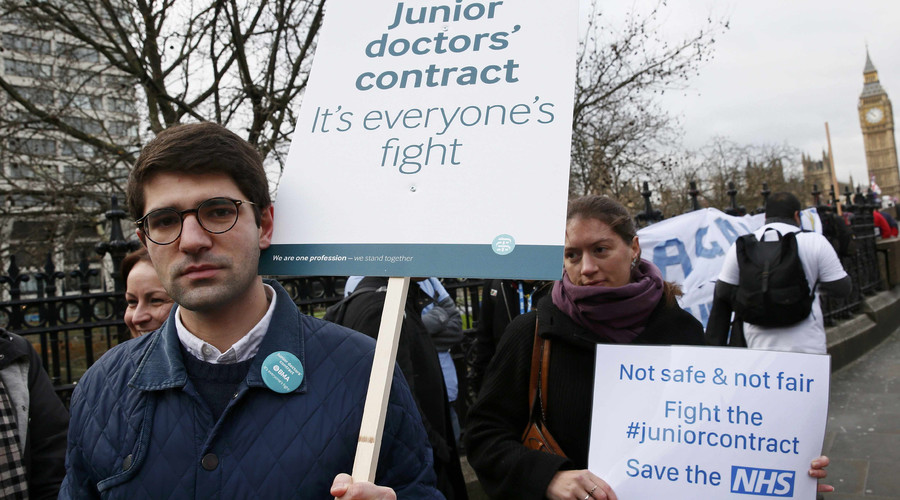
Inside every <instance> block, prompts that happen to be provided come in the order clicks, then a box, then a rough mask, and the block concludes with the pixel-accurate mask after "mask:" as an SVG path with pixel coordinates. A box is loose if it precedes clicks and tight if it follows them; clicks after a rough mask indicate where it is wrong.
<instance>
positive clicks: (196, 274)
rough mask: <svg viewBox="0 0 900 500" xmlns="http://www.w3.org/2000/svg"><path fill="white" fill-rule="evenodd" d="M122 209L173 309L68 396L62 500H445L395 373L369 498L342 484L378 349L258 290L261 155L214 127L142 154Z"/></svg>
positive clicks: (267, 229)
mask: <svg viewBox="0 0 900 500" xmlns="http://www.w3.org/2000/svg"><path fill="white" fill-rule="evenodd" d="M127 194H128V206H129V210H130V211H131V213H132V214H133V215H134V216H135V218H136V221H135V222H136V225H137V227H138V229H137V234H138V236H139V238H140V239H141V241H142V242H143V243H144V245H146V247H147V250H148V252H149V254H150V258H151V260H152V262H153V266H154V268H155V269H156V272H157V274H158V275H159V278H160V281H161V282H162V284H163V287H164V288H165V289H166V291H167V292H168V293H169V295H170V296H171V297H172V298H173V299H174V300H175V303H176V307H173V308H172V311H171V312H170V314H169V318H168V320H167V321H166V323H164V324H163V326H162V327H160V329H159V330H157V331H156V332H154V333H152V334H150V335H146V336H143V337H140V338H138V339H134V340H131V341H129V342H126V343H124V344H122V345H120V346H117V347H116V348H114V349H112V350H110V351H109V352H108V353H107V354H105V355H104V356H103V357H102V358H101V359H100V360H99V361H98V362H97V363H96V364H95V365H94V366H92V367H91V369H90V370H88V372H87V373H85V375H84V376H83V377H82V379H81V381H80V382H79V384H78V386H77V388H76V389H75V392H74V394H73V396H72V407H71V413H72V419H71V425H70V431H69V449H68V454H67V464H66V465H67V476H66V479H65V481H64V483H63V489H62V493H61V498H69V497H77V498H80V497H91V498H92V497H97V496H100V495H105V496H108V497H120V496H121V497H132V496H139V497H147V498H206V497H209V498H250V497H252V498H257V497H268V498H329V497H331V496H336V497H338V498H346V499H350V498H353V499H357V498H394V497H395V496H394V495H395V494H396V495H398V496H400V497H403V498H407V497H408V498H441V495H440V493H438V492H437V491H436V490H435V489H434V486H433V484H434V471H433V457H432V451H431V449H430V448H429V447H428V444H427V443H428V440H427V437H426V435H425V431H424V428H423V426H422V420H421V417H420V416H419V414H418V411H417V409H416V406H415V402H414V401H413V399H412V396H411V395H410V393H409V388H408V386H407V385H406V382H405V381H404V380H403V377H402V375H400V372H399V370H395V372H394V381H393V389H392V391H391V396H390V404H389V405H388V415H387V419H386V423H385V429H384V437H383V441H382V445H381V454H380V461H379V467H378V470H377V474H376V476H375V482H376V483H377V484H379V485H382V486H376V485H375V484H373V483H368V482H360V483H355V484H351V479H350V476H348V475H347V474H343V473H342V472H347V471H349V470H350V469H351V467H352V464H353V455H354V451H355V448H356V442H357V439H358V433H359V427H360V422H361V419H362V409H363V402H364V400H365V394H366V388H367V385H368V377H369V371H370V369H371V365H372V358H373V353H374V343H373V342H372V341H371V339H369V338H368V337H365V336H364V335H362V334H358V333H356V332H353V331H351V330H347V329H344V328H340V327H338V326H335V325H332V324H330V323H326V322H323V321H319V320H316V319H314V318H310V317H308V316H304V315H302V314H300V313H299V312H298V310H297V308H296V306H295V305H294V303H293V302H292V300H291V298H290V296H289V295H288V294H287V293H286V292H285V291H284V289H283V288H282V287H281V286H280V285H278V283H277V282H275V281H268V280H267V281H263V280H262V279H261V278H260V277H259V276H258V275H257V269H258V260H259V254H260V251H261V250H263V249H265V248H267V247H268V246H269V244H270V242H271V236H272V220H273V216H274V212H273V208H272V204H271V200H270V198H269V191H268V183H267V181H266V175H265V171H264V170H263V167H262V161H261V159H260V157H259V154H258V153H257V152H256V150H255V149H253V147H252V146H250V144H248V143H247V142H246V141H244V140H242V139H241V138H239V137H238V136H236V135H235V134H233V133H231V132H229V131H228V130H226V129H224V128H222V127H221V126H219V125H215V124H209V123H202V124H193V125H181V126H176V127H173V128H170V129H168V130H165V131H163V132H161V133H160V134H159V135H158V136H157V137H156V138H155V139H154V140H153V141H151V142H150V143H149V144H147V146H146V147H145V148H144V150H143V151H142V152H141V155H140V157H139V158H138V161H137V163H136V164H135V167H134V170H133V171H132V173H131V177H130V179H129V182H128V192H127Z"/></svg>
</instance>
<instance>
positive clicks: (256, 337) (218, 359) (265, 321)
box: [175, 283, 277, 365]
mask: <svg viewBox="0 0 900 500" xmlns="http://www.w3.org/2000/svg"><path fill="white" fill-rule="evenodd" d="M263 286H265V287H266V297H267V298H268V299H269V309H268V310H266V314H265V315H264V316H263V317H262V319H261V320H259V323H257V324H256V326H254V327H253V328H251V329H250V331H249V332H247V334H246V335H244V336H243V337H241V339H240V340H238V341H237V342H235V343H234V345H232V346H231V347H229V348H228V350H227V351H225V352H219V350H218V349H217V348H216V347H215V346H214V345H212V344H210V343H209V342H206V341H204V340H201V339H200V338H198V337H197V336H196V335H194V334H193V333H191V332H190V331H188V329H187V328H186V327H185V326H184V323H182V322H181V311H180V309H181V307H180V306H178V305H176V306H175V307H176V308H178V309H176V311H175V331H176V332H178V340H180V341H181V345H183V346H184V348H185V349H186V350H187V352H189V353H191V355H193V356H194V357H195V358H197V359H199V360H200V361H205V362H207V363H213V364H223V365H224V364H230V363H240V362H241V361H247V360H248V359H250V358H252V357H253V356H256V353H257V351H259V344H261V343H262V340H263V337H265V336H266V331H268V329H269V323H270V322H271V321H272V313H273V311H275V300H276V298H277V297H276V296H275V289H274V288H272V287H271V286H269V285H267V284H265V283H263Z"/></svg>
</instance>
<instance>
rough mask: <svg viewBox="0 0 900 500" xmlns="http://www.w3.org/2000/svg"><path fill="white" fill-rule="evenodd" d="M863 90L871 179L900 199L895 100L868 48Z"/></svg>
mask: <svg viewBox="0 0 900 500" xmlns="http://www.w3.org/2000/svg"><path fill="white" fill-rule="evenodd" d="M863 80H864V82H865V83H864V85H863V91H862V94H860V95H859V105H858V106H857V107H858V109H859V123H860V124H861V125H862V133H863V141H864V144H865V148H866V166H867V167H868V170H869V178H870V179H871V177H872V176H875V182H877V183H878V185H879V186H880V187H881V194H882V195H886V196H891V197H894V198H900V170H898V168H897V144H896V142H895V141H894V113H893V111H892V109H891V100H890V99H888V96H887V93H886V92H885V91H884V89H883V88H881V83H879V82H878V71H876V70H875V65H874V64H872V59H871V58H870V57H869V51H868V50H866V68H865V69H864V70H863Z"/></svg>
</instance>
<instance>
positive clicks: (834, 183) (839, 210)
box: [825, 122, 843, 215]
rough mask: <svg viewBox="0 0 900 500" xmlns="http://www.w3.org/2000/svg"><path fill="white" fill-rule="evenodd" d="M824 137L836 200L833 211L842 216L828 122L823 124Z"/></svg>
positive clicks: (839, 187)
mask: <svg viewBox="0 0 900 500" xmlns="http://www.w3.org/2000/svg"><path fill="white" fill-rule="evenodd" d="M825 137H827V138H828V163H830V164H831V185H832V186H834V197H835V198H836V200H835V204H836V205H837V206H836V207H835V210H837V214H838V215H843V212H842V211H841V186H840V185H838V182H837V173H836V172H835V168H834V155H833V154H831V132H829V131H828V122H825Z"/></svg>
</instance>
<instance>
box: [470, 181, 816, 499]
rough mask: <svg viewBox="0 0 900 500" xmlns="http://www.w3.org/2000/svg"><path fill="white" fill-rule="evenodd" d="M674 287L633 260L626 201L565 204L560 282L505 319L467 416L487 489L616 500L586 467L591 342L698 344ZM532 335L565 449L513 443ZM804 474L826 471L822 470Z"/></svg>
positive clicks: (522, 419) (522, 409)
mask: <svg viewBox="0 0 900 500" xmlns="http://www.w3.org/2000/svg"><path fill="white" fill-rule="evenodd" d="M680 293H681V292H680V290H679V288H678V286H677V285H675V284H672V283H668V282H665V281H664V280H663V279H662V274H661V273H660V271H659V269H658V268H657V267H656V266H655V265H653V263H652V262H650V261H647V260H642V259H641V248H640V244H639V243H638V238H637V232H636V229H635V226H634V222H633V220H632V218H631V216H630V214H629V213H628V211H627V210H626V209H625V207H623V206H622V205H621V204H619V203H618V202H616V201H614V200H612V199H610V198H607V197H603V196H585V197H582V198H578V199H576V200H573V201H572V202H570V203H569V208H568V213H567V215H566V239H565V254H564V273H563V276H562V279H561V280H559V281H556V282H555V283H554V284H553V288H552V291H551V293H550V295H549V296H548V297H545V298H544V299H543V300H541V301H540V303H539V304H538V306H537V308H536V309H537V310H536V311H534V310H533V311H532V312H530V313H528V314H524V315H521V316H519V317H517V318H515V320H513V322H512V323H510V325H509V327H508V328H507V330H506V333H504V336H503V340H502V341H501V344H500V346H498V350H497V354H496V356H495V359H494V360H493V361H492V363H491V365H490V366H489V367H488V371H487V373H486V374H485V377H484V382H483V385H482V389H481V393H480V394H479V398H478V401H477V402H476V403H475V405H474V406H473V407H472V409H471V410H470V412H469V414H468V421H467V432H466V449H467V452H468V460H469V463H470V464H471V465H472V467H473V468H474V469H475V471H476V472H477V473H478V478H479V480H480V482H481V484H482V486H483V487H484V489H485V491H486V492H487V493H488V495H489V496H491V497H492V498H517V499H541V498H545V497H546V498H551V499H564V498H567V499H573V500H574V499H577V500H590V498H595V499H613V500H615V499H616V496H615V493H614V492H613V491H612V489H611V488H610V486H609V485H608V484H607V483H606V482H605V481H603V480H602V479H601V478H599V477H598V476H596V475H595V474H593V473H592V472H591V471H589V470H587V469H586V468H587V462H588V446H589V441H590V428H591V423H590V420H591V406H592V399H593V382H594V381H593V374H594V362H595V346H596V345H597V344H598V343H623V344H624V343H627V344H691V345H703V344H704V339H703V327H702V325H701V324H700V322H698V321H697V320H696V319H695V318H694V317H693V316H691V315H690V314H688V313H687V312H685V311H684V310H682V309H681V307H679V306H678V303H677V302H676V297H677V296H678V295H680ZM536 333H537V334H538V335H539V336H540V338H541V341H543V340H549V349H550V351H549V352H550V356H549V370H548V372H549V373H548V374H543V373H542V375H543V376H546V377H547V386H546V393H545V394H543V395H542V405H543V410H544V414H545V419H544V423H545V425H546V429H547V430H548V431H549V434H550V435H551V436H552V437H553V438H555V441H556V443H557V444H558V445H559V448H560V449H561V450H562V452H563V453H564V454H565V456H560V455H556V454H551V453H547V452H544V451H536V450H532V449H528V448H526V447H525V446H524V445H523V444H522V441H521V440H522V433H523V431H524V430H525V428H526V426H527V425H528V424H529V422H530V415H531V408H530V406H529V398H530V394H529V392H530V390H529V380H530V374H531V365H532V353H533V348H534V347H535V346H536V345H537V344H536V342H535V334H536ZM545 345H546V344H545ZM611 404H615V402H611ZM820 459H824V462H825V463H824V464H821V465H822V466H824V465H827V459H825V458H824V457H820ZM811 475H814V476H816V477H824V470H821V469H817V471H816V472H815V474H813V473H812V472H811Z"/></svg>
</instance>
